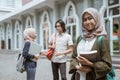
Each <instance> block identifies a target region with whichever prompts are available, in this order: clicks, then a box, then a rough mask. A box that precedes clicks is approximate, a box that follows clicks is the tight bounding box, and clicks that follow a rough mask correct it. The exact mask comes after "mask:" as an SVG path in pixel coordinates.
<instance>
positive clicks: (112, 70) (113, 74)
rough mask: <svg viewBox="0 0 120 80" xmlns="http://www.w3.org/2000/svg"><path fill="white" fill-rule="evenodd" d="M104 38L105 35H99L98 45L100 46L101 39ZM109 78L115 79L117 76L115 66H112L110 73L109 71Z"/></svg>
mask: <svg viewBox="0 0 120 80" xmlns="http://www.w3.org/2000/svg"><path fill="white" fill-rule="evenodd" d="M102 38H103V36H99V37H98V47H99V48H100V45H101V44H100V43H101V41H102ZM106 76H107V80H115V79H114V78H115V71H114V67H112V69H111V71H110V72H109V73H107V75H106Z"/></svg>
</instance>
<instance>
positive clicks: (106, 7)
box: [0, 0, 120, 55]
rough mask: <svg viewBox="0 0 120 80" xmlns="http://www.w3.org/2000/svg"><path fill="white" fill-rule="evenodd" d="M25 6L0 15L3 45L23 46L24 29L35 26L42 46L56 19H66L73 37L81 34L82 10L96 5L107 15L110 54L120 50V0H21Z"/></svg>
mask: <svg viewBox="0 0 120 80" xmlns="http://www.w3.org/2000/svg"><path fill="white" fill-rule="evenodd" d="M22 1H23V2H22V4H23V5H24V6H23V7H21V8H19V9H18V10H15V11H14V12H12V13H10V14H9V15H6V16H4V17H1V18H0V49H12V50H21V49H22V47H23V45H24V40H23V31H24V29H25V28H27V27H34V28H35V29H36V31H37V39H36V42H37V43H39V44H40V45H41V46H42V49H43V50H47V49H48V40H49V37H50V36H51V35H52V33H54V32H55V27H54V25H55V22H56V21H57V20H58V19H63V20H64V21H65V23H66V29H67V32H68V33H69V34H70V35H71V36H72V39H73V41H75V39H76V38H77V37H78V36H79V35H80V34H82V32H81V13H82V11H83V10H84V9H86V8H88V7H94V8H96V9H97V10H99V12H100V14H101V15H102V16H104V20H105V26H106V30H107V32H108V35H109V36H108V38H109V41H110V48H111V54H112V55H113V54H119V53H120V47H119V46H120V34H119V31H120V28H119V25H120V23H119V22H120V9H119V7H120V0H22Z"/></svg>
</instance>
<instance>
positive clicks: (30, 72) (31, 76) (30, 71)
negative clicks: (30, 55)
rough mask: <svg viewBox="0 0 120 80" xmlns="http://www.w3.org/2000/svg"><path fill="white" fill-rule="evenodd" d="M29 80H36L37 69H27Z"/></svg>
mask: <svg viewBox="0 0 120 80" xmlns="http://www.w3.org/2000/svg"><path fill="white" fill-rule="evenodd" d="M26 72H27V80H35V73H36V68H27V70H26Z"/></svg>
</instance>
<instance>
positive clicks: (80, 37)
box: [77, 36, 82, 45]
mask: <svg viewBox="0 0 120 80" xmlns="http://www.w3.org/2000/svg"><path fill="white" fill-rule="evenodd" d="M81 40H82V36H79V37H78V39H77V45H78V43H79V42H80V41H81Z"/></svg>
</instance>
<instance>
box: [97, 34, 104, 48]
mask: <svg viewBox="0 0 120 80" xmlns="http://www.w3.org/2000/svg"><path fill="white" fill-rule="evenodd" d="M102 38H103V36H98V48H99V50H100V46H101V42H102Z"/></svg>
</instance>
